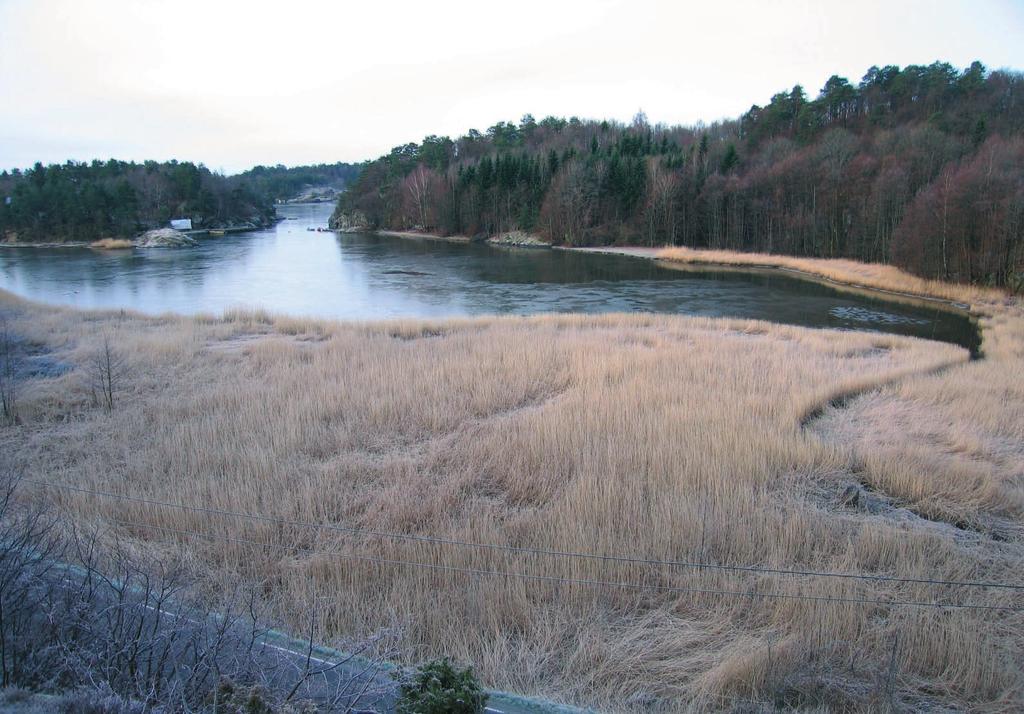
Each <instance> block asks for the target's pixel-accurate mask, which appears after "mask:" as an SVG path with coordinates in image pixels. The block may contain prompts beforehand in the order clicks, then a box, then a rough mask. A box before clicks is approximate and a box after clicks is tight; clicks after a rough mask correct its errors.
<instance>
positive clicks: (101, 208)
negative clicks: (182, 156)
mask: <svg viewBox="0 0 1024 714" xmlns="http://www.w3.org/2000/svg"><path fill="white" fill-rule="evenodd" d="M358 170H359V166H358V165H349V164H330V165H328V164H322V165H319V166H299V167H294V168H285V167H284V166H275V167H271V168H267V167H263V166H257V167H256V168H254V169H250V170H249V171H246V172H244V173H242V174H238V175H236V176H223V175H221V174H218V173H214V172H212V171H210V170H209V169H207V168H206V167H205V166H203V165H202V164H199V165H197V164H193V163H189V162H178V161H169V162H166V163H158V162H156V161H146V162H144V163H141V164H139V163H134V162H124V161H115V160H113V159H112V160H110V161H93V162H91V163H78V162H73V161H69V162H67V163H65V164H53V165H50V166H43V165H42V164H36V165H35V166H34V167H33V168H31V169H28V170H26V171H20V170H17V169H15V170H14V171H10V172H8V171H4V172H3V173H0V237H2V238H4V239H10V238H16V239H17V240H19V241H91V240H96V239H98V238H110V237H130V236H132V235H135V234H136V233H138V232H140V231H142V230H145V229H147V228H154V227H159V226H165V225H166V224H167V222H168V221H169V220H170V219H171V218H191V219H192V223H193V225H194V226H195V227H197V228H218V227H224V226H238V225H246V224H248V225H252V226H254V227H261V226H267V225H270V224H271V223H272V222H273V220H274V205H273V204H274V202H275V201H278V200H282V199H287V198H291V197H292V196H294V195H295V194H296V193H298V192H299V191H300V190H301V189H302V188H304V187H306V186H310V185H313V186H318V185H330V186H335V187H341V186H344V184H345V183H346V182H347V181H349V180H351V179H352V178H353V177H354V176H355V175H356V174H358Z"/></svg>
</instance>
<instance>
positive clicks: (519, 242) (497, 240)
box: [487, 231, 551, 248]
mask: <svg viewBox="0 0 1024 714" xmlns="http://www.w3.org/2000/svg"><path fill="white" fill-rule="evenodd" d="M487 242H488V243H490V244H492V245H514V246H517V247H520V248H550V247H551V244H550V243H547V242H545V241H542V240H541V239H540V238H538V237H537V236H534V235H530V234H529V233H524V232H523V231H509V232H508V233H499V234H498V235H496V236H493V237H491V238H488V239H487Z"/></svg>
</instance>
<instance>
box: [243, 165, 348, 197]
mask: <svg viewBox="0 0 1024 714" xmlns="http://www.w3.org/2000/svg"><path fill="white" fill-rule="evenodd" d="M361 168H362V165H361V164H343V163H340V162H339V163H336V164H315V165H313V166H293V167H292V168H287V167H285V166H282V165H280V164H278V165H277V166H255V167H253V168H251V169H249V170H248V171H243V172H242V173H240V174H239V175H238V177H239V178H240V179H242V180H243V181H245V182H246V183H248V184H249V185H250V186H252V187H253V188H254V189H255V190H256V191H257V192H259V193H260V194H262V195H264V196H268V197H270V198H271V199H272V200H274V201H286V200H289V199H291V198H294V197H295V196H298V195H299V194H301V193H302V191H303V189H307V188H314V187H321V186H329V187H331V188H335V189H338V190H341V189H344V188H345V187H346V186H347V185H348V184H349V183H351V182H352V181H354V180H355V179H356V177H357V176H359V171H360V169H361Z"/></svg>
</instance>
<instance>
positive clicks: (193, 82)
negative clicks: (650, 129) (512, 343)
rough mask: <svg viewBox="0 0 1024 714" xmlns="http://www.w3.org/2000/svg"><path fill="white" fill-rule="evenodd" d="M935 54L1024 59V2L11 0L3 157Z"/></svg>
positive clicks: (412, 120) (426, 120)
mask: <svg viewBox="0 0 1024 714" xmlns="http://www.w3.org/2000/svg"><path fill="white" fill-rule="evenodd" d="M936 59H943V60H947V61H949V62H952V63H953V64H955V65H957V66H966V65H967V64H969V63H970V62H971V60H974V59H980V60H982V61H983V62H985V63H986V64H987V65H988V66H989V67H990V68H999V67H1013V68H1018V69H1024V0H990V1H983V0H930V1H929V0H921V1H918V0H907V1H901V0H859V1H856V2H855V1H853V0H845V1H836V2H833V1H832V0H760V1H758V0H704V1H703V2H699V3H691V2H685V1H684V0H676V1H675V2H654V1H651V0H588V1H587V2H561V1H559V0H502V1H501V2H490V1H488V0H475V1H474V0H465V1H463V0H423V1H420V2H392V1H389V0H361V1H360V2H350V1H349V0H334V1H326V2H314V1H312V0H289V1H288V2H260V1H259V0H249V1H247V2H229V1H227V0H168V1H162V0H91V1H89V2H85V1H84V0H0V167H14V166H28V165H31V164H32V163H33V162H35V161H43V162H52V161H63V160H65V159H68V158H74V159H80V160H84V159H91V158H96V157H99V158H108V157H117V158H123V159H145V158H154V159H169V158H179V159H189V160H193V161H202V162H204V163H206V164H207V165H208V166H210V167H211V168H214V169H223V170H226V171H228V172H233V171H237V170H241V169H244V168H248V167H249V166H252V165H254V164H258V163H264V164H273V163H285V164H289V165H294V164H300V163H309V162H322V161H323V162H332V161H358V160H362V159H365V158H371V157H375V156H377V155H379V154H381V153H383V152H386V151H387V150H389V149H390V148H391V147H392V146H395V145H397V144H401V143H405V142H407V141H417V140H419V139H420V138H422V137H423V136H424V135H427V134H434V133H436V134H449V135H453V136H454V135H457V134H462V133H464V132H465V131H466V130H467V129H468V128H470V127H475V128H478V129H480V130H484V129H486V128H487V127H488V126H490V125H492V124H494V123H495V122H497V121H499V120H518V119H519V117H520V116H522V115H523V114H524V113H526V112H530V113H532V114H534V115H535V116H536V117H537V118H538V119H539V118H541V117H543V116H546V115H548V114H554V115H559V116H563V115H564V116H570V115H578V116H582V117H593V118H614V119H622V120H628V119H629V118H630V117H632V116H633V114H635V113H636V111H637V110H638V109H641V108H642V109H643V110H644V111H646V112H647V114H648V116H649V117H650V119H651V120H652V121H663V122H668V123H693V122H695V121H697V120H705V121H711V120H714V119H717V118H721V117H730V116H736V115H738V114H739V113H740V112H742V111H744V110H745V109H747V108H749V106H750V105H751V104H752V103H754V102H758V103H763V102H764V101H765V100H767V99H768V97H770V95H771V94H772V93H774V92H775V91H778V90H780V89H784V88H787V87H790V86H792V85H793V84H795V83H798V82H799V83H802V84H803V85H805V87H807V88H808V92H809V93H810V94H814V93H816V91H817V90H818V89H819V88H820V87H821V85H822V84H823V83H824V81H825V79H826V78H827V77H828V76H829V75H830V74H832V73H839V74H842V75H844V76H847V77H849V78H850V79H851V80H853V81H857V80H858V79H859V78H860V77H861V76H862V75H863V73H864V70H865V69H867V68H868V67H869V66H870V65H872V64H899V65H901V66H902V65H905V64H910V63H929V62H931V61H934V60H936Z"/></svg>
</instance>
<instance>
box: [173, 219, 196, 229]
mask: <svg viewBox="0 0 1024 714" xmlns="http://www.w3.org/2000/svg"><path fill="white" fill-rule="evenodd" d="M171 228H173V229H174V230H176V231H190V230H192V219H191V218H172V219H171Z"/></svg>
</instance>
